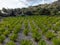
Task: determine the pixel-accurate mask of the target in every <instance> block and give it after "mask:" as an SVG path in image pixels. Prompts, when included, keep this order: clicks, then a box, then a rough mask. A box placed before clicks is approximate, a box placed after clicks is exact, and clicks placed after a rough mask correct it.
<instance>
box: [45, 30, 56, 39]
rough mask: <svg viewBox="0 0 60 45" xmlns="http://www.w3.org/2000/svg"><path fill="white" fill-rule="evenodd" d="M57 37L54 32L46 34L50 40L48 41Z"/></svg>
mask: <svg viewBox="0 0 60 45" xmlns="http://www.w3.org/2000/svg"><path fill="white" fill-rule="evenodd" d="M55 36H56V35H55V33H53V32H51V31H47V32H46V38H47V39H48V40H51V39H52V38H53V37H55Z"/></svg>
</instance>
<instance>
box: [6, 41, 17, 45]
mask: <svg viewBox="0 0 60 45" xmlns="http://www.w3.org/2000/svg"><path fill="white" fill-rule="evenodd" d="M6 45H16V44H15V43H14V42H13V41H10V42H8V43H7V44H6Z"/></svg>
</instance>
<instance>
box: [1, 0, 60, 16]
mask: <svg viewBox="0 0 60 45" xmlns="http://www.w3.org/2000/svg"><path fill="white" fill-rule="evenodd" d="M17 15H60V1H59V0H58V1H56V2H53V3H51V4H40V5H37V6H30V7H28V8H22V9H20V8H16V9H5V8H3V9H2V10H1V11H0V16H17Z"/></svg>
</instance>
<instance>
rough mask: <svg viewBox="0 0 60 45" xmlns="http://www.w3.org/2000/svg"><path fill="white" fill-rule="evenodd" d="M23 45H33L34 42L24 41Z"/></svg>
mask: <svg viewBox="0 0 60 45" xmlns="http://www.w3.org/2000/svg"><path fill="white" fill-rule="evenodd" d="M20 44H21V45H33V44H32V42H31V41H30V40H22V41H21V42H20Z"/></svg>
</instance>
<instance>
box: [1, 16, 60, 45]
mask: <svg viewBox="0 0 60 45" xmlns="http://www.w3.org/2000/svg"><path fill="white" fill-rule="evenodd" d="M0 45H60V17H59V16H17V17H6V18H2V19H0Z"/></svg>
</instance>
